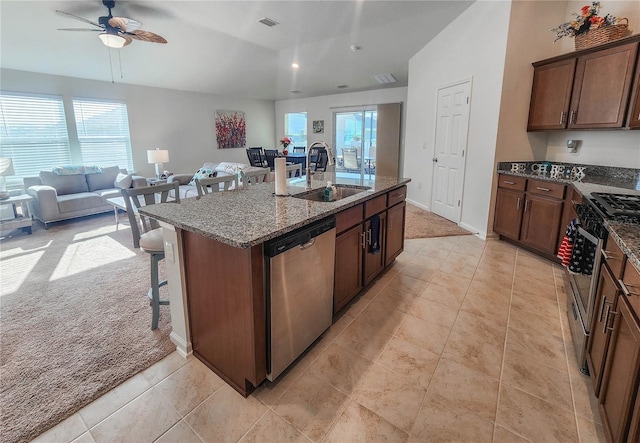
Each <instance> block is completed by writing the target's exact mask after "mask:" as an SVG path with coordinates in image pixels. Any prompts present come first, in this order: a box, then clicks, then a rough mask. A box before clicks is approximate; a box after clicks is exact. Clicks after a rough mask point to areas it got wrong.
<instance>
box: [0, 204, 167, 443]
mask: <svg viewBox="0 0 640 443" xmlns="http://www.w3.org/2000/svg"><path fill="white" fill-rule="evenodd" d="M163 274H164V269H163V268H161V275H163ZM0 278H1V280H0V281H1V285H0V290H1V291H0V408H1V411H0V441H2V442H23V441H29V440H31V439H32V438H34V437H36V436H37V435H39V434H41V433H42V432H44V431H46V430H47V429H49V428H50V427H53V426H54V425H56V424H57V423H59V422H60V421H62V420H64V419H65V418H66V417H68V416H70V415H72V414H73V413H74V412H77V411H78V410H79V409H81V408H82V407H83V406H85V405H87V404H88V403H90V402H91V401H92V400H94V399H96V398H98V397H100V396H101V395H103V394H105V393H106V392H107V391H109V390H110V389H112V388H114V387H115V386H117V385H119V384H120V383H122V382H123V381H125V380H127V379H128V378H130V377H131V376H133V375H135V374H136V373H138V372H140V371H142V370H143V369H145V368H147V367H149V366H151V365H152V364H153V363H155V362H157V361H159V360H160V359H162V358H163V357H165V356H166V355H168V354H169V353H171V352H172V351H173V350H175V346H174V345H173V344H172V343H171V341H170V340H169V333H170V331H171V328H170V323H171V319H170V313H169V309H168V307H164V306H163V307H161V309H160V326H159V328H158V329H156V330H155V331H152V330H151V307H150V306H149V300H148V298H147V297H146V292H147V289H148V287H149V256H148V255H147V254H146V253H144V252H142V251H140V250H136V249H134V248H133V247H132V236H131V229H130V227H129V226H127V225H123V224H120V225H119V226H117V227H116V225H115V223H114V218H113V213H108V214H102V215H98V216H93V217H83V218H81V219H76V220H73V221H68V222H62V223H58V224H55V225H53V226H52V227H50V228H49V229H48V230H44V229H43V228H42V225H41V224H39V223H37V222H34V228H33V234H32V235H26V234H25V233H22V232H19V231H13V233H12V234H11V235H10V236H8V237H5V238H3V239H2V240H0ZM165 295H166V294H165Z"/></svg>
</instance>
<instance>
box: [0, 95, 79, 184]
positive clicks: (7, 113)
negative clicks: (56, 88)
mask: <svg viewBox="0 0 640 443" xmlns="http://www.w3.org/2000/svg"><path fill="white" fill-rule="evenodd" d="M0 124H2V127H0V157H10V158H11V159H12V161H13V169H14V171H15V175H14V176H11V177H7V187H8V188H9V189H11V188H18V187H20V186H21V185H22V178H23V177H32V176H37V175H38V173H39V172H40V171H42V170H48V169H51V168H52V167H53V166H55V165H65V164H69V163H70V153H69V136H68V135H67V124H66V121H65V116H64V107H63V104H62V97H55V96H54V97H48V96H29V95H19V94H5V93H3V94H0Z"/></svg>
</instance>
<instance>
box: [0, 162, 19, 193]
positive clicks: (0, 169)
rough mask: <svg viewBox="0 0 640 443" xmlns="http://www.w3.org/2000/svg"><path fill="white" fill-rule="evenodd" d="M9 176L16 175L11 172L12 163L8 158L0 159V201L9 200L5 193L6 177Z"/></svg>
mask: <svg viewBox="0 0 640 443" xmlns="http://www.w3.org/2000/svg"><path fill="white" fill-rule="evenodd" d="M10 175H16V173H15V171H14V170H13V161H12V160H11V159H10V158H8V157H5V158H0V199H1V200H5V199H7V198H9V193H8V192H7V177H9V176H10Z"/></svg>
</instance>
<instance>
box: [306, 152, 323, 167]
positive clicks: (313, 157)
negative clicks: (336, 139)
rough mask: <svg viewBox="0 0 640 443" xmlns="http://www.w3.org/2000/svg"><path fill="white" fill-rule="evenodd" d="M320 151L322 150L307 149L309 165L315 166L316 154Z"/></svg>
mask: <svg viewBox="0 0 640 443" xmlns="http://www.w3.org/2000/svg"><path fill="white" fill-rule="evenodd" d="M320 149H322V148H314V147H310V148H309V163H313V164H315V163H316V162H317V161H318V152H319V151H320ZM309 167H311V165H309Z"/></svg>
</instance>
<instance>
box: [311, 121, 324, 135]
mask: <svg viewBox="0 0 640 443" xmlns="http://www.w3.org/2000/svg"><path fill="white" fill-rule="evenodd" d="M323 132H324V120H314V121H313V133H314V134H322V133H323Z"/></svg>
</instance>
